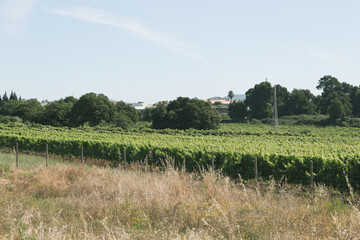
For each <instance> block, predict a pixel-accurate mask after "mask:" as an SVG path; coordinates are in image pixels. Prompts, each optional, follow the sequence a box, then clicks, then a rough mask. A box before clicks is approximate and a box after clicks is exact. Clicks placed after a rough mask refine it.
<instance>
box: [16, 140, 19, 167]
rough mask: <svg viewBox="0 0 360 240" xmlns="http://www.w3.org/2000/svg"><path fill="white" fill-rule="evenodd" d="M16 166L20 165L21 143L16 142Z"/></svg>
mask: <svg viewBox="0 0 360 240" xmlns="http://www.w3.org/2000/svg"><path fill="white" fill-rule="evenodd" d="M15 148H16V167H19V143H18V142H16V147H15Z"/></svg>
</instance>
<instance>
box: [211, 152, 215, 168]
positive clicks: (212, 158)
mask: <svg viewBox="0 0 360 240" xmlns="http://www.w3.org/2000/svg"><path fill="white" fill-rule="evenodd" d="M211 170H212V171H215V164H214V154H213V153H212V154H211Z"/></svg>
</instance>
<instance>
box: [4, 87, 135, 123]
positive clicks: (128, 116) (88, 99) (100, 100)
mask: <svg viewBox="0 0 360 240" xmlns="http://www.w3.org/2000/svg"><path fill="white" fill-rule="evenodd" d="M0 116H2V117H0V121H1V122H5V123H6V122H14V121H18V122H21V121H24V122H31V123H39V124H44V125H51V126H56V127H60V126H69V127H78V126H82V125H84V124H88V125H89V126H96V125H101V124H106V125H112V126H116V127H121V128H127V127H129V126H131V125H133V124H135V123H136V122H137V121H138V120H139V113H138V112H137V111H136V110H135V108H133V107H131V106H129V105H128V104H126V103H124V102H122V101H120V102H117V103H116V104H114V103H113V102H111V101H110V100H109V99H108V97H106V96H105V95H104V94H95V93H87V94H84V95H83V96H81V97H80V98H79V99H76V98H74V97H66V98H64V99H60V100H57V101H53V102H49V103H47V104H46V105H45V106H41V104H40V103H39V102H38V101H37V100H36V99H30V100H24V99H21V98H17V96H16V93H14V92H12V94H11V95H10V97H7V94H6V93H5V94H4V95H3V96H2V97H0Z"/></svg>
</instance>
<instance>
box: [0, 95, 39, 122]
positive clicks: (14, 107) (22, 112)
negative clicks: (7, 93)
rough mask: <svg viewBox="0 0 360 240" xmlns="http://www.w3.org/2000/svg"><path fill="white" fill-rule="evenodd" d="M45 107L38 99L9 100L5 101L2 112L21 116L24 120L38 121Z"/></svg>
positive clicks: (6, 114) (0, 110) (7, 114)
mask: <svg viewBox="0 0 360 240" xmlns="http://www.w3.org/2000/svg"><path fill="white" fill-rule="evenodd" d="M42 111H43V108H42V107H41V105H40V103H39V102H38V101H37V100H36V99H30V100H27V101H18V100H8V101H6V102H3V104H2V106H1V109H0V114H1V115H4V116H13V117H15V116H16V117H20V118H21V119H23V120H24V121H29V122H38V121H39V120H40V119H39V118H40V117H41V115H42Z"/></svg>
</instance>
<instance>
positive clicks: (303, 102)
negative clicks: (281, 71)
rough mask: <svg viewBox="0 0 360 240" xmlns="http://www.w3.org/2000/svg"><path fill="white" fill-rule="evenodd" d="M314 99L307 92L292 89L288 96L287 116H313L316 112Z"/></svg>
mask: <svg viewBox="0 0 360 240" xmlns="http://www.w3.org/2000/svg"><path fill="white" fill-rule="evenodd" d="M314 97H315V96H314V95H312V94H311V92H310V91H309V90H304V89H294V90H293V91H292V92H291V94H290V95H289V101H288V103H287V107H286V108H287V109H288V115H301V114H314V113H315V110H316V106H315V104H314V102H313V98H314Z"/></svg>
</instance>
